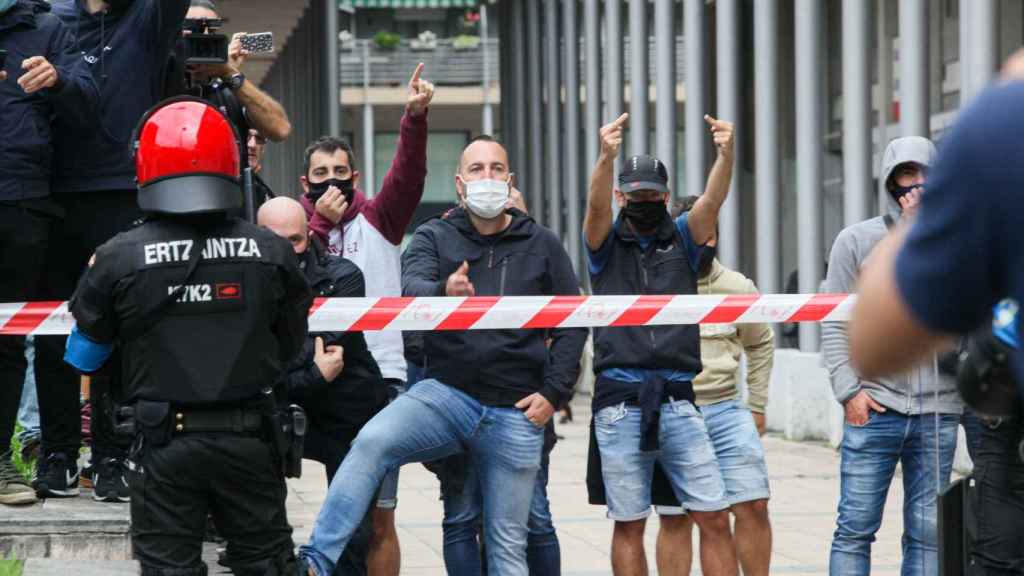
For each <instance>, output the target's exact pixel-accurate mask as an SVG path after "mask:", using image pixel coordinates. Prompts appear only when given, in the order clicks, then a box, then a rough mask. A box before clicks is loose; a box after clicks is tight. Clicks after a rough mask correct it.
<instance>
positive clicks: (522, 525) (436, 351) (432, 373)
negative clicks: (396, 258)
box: [300, 137, 587, 576]
mask: <svg viewBox="0 0 1024 576" xmlns="http://www.w3.org/2000/svg"><path fill="white" fill-rule="evenodd" d="M509 180H510V178H509V171H508V154H507V152H506V151H505V148H504V147H503V146H502V145H501V144H499V143H497V142H495V141H494V140H493V139H491V138H489V137H481V138H478V139H476V140H474V141H473V142H471V143H470V144H469V146H467V147H466V149H465V150H464V151H463V153H462V158H461V161H460V163H459V171H458V174H457V175H456V177H455V187H456V190H457V192H458V195H459V201H460V206H459V207H457V208H455V209H453V210H451V211H450V212H449V213H448V214H447V215H446V216H445V217H444V218H436V219H434V220H431V221H429V222H427V223H426V224H424V225H423V226H420V227H419V229H417V230H416V233H415V235H414V236H413V239H412V241H411V242H410V244H409V248H408V249H406V251H405V253H404V254H403V255H402V294H403V295H404V296H454V297H458V296H552V295H566V296H570V295H571V296H576V295H578V294H579V282H578V280H577V278H576V274H575V273H574V272H573V269H572V263H571V262H570V260H569V255H568V254H566V252H565V249H564V248H563V247H562V243H561V241H560V240H559V239H558V237H556V236H555V235H554V234H553V233H552V232H551V231H550V230H548V229H546V228H544V227H543V226H541V225H540V224H537V223H536V222H534V220H533V219H532V218H530V217H529V216H528V215H526V214H525V213H523V212H522V211H520V210H519V209H517V208H514V207H509V206H508V205H509V204H510V189H511V188H510V186H509ZM512 196H515V195H512ZM546 337H548V338H550V339H551V345H550V348H549V347H547V346H546V345H545V338H546ZM586 338H587V331H586V330H585V329H578V328H572V329H556V330H550V331H547V330H486V331H475V332H470V331H457V330H452V331H433V332H427V333H425V334H424V339H423V340H424V341H423V349H424V356H425V357H426V358H427V362H426V368H425V370H426V378H425V379H424V380H421V381H420V382H419V383H417V384H416V385H415V386H413V387H412V388H410V389H409V391H408V392H406V393H405V394H404V395H402V396H399V397H398V398H397V399H396V400H395V401H393V402H392V403H391V404H389V405H388V407H387V408H385V409H384V410H382V411H381V412H379V413H378V414H377V415H376V416H374V417H373V419H372V420H370V422H369V423H367V424H366V426H364V427H363V429H362V431H360V433H359V436H358V437H357V438H356V440H355V442H354V443H353V444H352V448H351V449H350V451H349V453H348V455H347V456H346V457H345V461H344V462H343V463H342V465H341V467H340V468H339V469H338V472H337V473H336V475H335V480H334V481H333V482H332V483H331V489H330V491H329V493H328V495H327V499H326V501H325V502H324V506H323V508H321V510H320V516H319V518H318V519H317V522H316V525H315V526H314V529H313V534H312V536H311V537H310V543H309V544H308V545H307V546H304V547H302V549H301V551H300V556H301V558H302V560H303V561H304V562H305V563H306V566H307V567H308V568H309V569H310V570H311V573H314V574H330V573H331V571H332V570H333V568H334V563H335V562H336V561H337V558H338V557H339V555H340V554H341V552H342V551H343V550H344V549H345V547H346V546H347V544H348V541H349V539H350V538H351V536H352V533H353V532H354V530H355V528H356V527H357V526H358V525H359V521H360V519H361V518H362V516H363V514H365V512H366V508H367V506H369V504H370V500H371V499H372V497H373V494H374V492H375V491H376V489H377V486H378V485H379V484H380V481H381V478H383V477H384V475H385V474H386V473H387V472H388V470H390V469H392V468H394V467H395V466H397V465H400V464H406V463H410V462H420V461H430V460H438V459H441V458H445V457H447V456H452V455H455V454H462V453H465V454H468V456H469V460H470V461H471V462H472V466H471V467H470V468H472V470H471V471H467V477H466V479H465V485H466V487H467V489H468V488H469V487H470V486H472V488H473V490H478V491H479V492H478V494H479V501H480V502H482V509H483V524H484V529H483V533H484V538H485V539H486V549H487V566H488V573H490V574H503V575H504V574H508V575H516V576H526V574H528V573H529V570H528V569H527V560H526V556H527V555H526V546H527V539H528V534H529V530H528V528H527V519H528V517H529V515H530V508H531V503H533V502H534V489H535V486H536V481H537V475H538V471H539V470H540V469H541V463H542V451H543V446H544V427H545V425H546V424H547V422H548V420H550V419H551V416H552V414H554V412H555V410H556V409H557V408H560V407H561V406H562V405H563V404H564V403H565V402H566V401H568V399H569V397H570V395H571V393H572V388H573V386H575V384H576V377H577V375H578V374H579V361H580V355H581V354H582V352H583V344H584V342H585V341H586ZM410 430H415V431H416V433H415V434H410V433H409V431H410ZM458 573H460V574H462V573H467V572H466V571H465V570H462V571H459V572H458Z"/></svg>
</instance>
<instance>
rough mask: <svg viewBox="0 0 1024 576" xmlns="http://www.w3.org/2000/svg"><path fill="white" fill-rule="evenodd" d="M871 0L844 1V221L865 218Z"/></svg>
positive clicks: (868, 172) (868, 171)
mask: <svg viewBox="0 0 1024 576" xmlns="http://www.w3.org/2000/svg"><path fill="white" fill-rule="evenodd" d="M870 25H871V3H870V2H865V1H864V0H843V223H844V225H845V226H850V225H851V224H855V223H857V222H860V221H862V220H866V219H867V217H868V204H869V202H870V199H871V196H870V195H871V193H872V192H873V186H872V185H873V181H874V179H873V178H872V177H871V175H872V173H871V77H870V75H869V74H870V72H869V70H870V66H869V64H868V58H869V57H870V54H871V46H870V39H871V28H870Z"/></svg>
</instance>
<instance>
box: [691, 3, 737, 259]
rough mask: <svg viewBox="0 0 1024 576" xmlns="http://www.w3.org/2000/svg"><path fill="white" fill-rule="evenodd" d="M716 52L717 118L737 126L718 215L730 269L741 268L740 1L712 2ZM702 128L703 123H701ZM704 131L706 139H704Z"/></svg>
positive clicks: (720, 252)
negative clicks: (729, 175)
mask: <svg viewBox="0 0 1024 576" xmlns="http://www.w3.org/2000/svg"><path fill="white" fill-rule="evenodd" d="M715 7H716V8H715V9H716V15H715V35H716V42H715V50H716V51H717V53H718V54H717V59H716V63H717V72H718V106H717V108H718V110H717V116H718V118H719V119H722V120H728V121H730V122H735V123H736V148H735V152H734V154H733V163H734V167H733V172H732V182H731V183H730V184H729V196H728V198H726V200H725V204H724V205H722V210H721V212H719V214H718V223H719V224H718V225H719V231H718V259H719V260H720V261H721V262H722V264H725V265H726V266H728V267H729V268H738V267H739V265H740V246H741V240H740V224H741V223H740V188H739V181H740V178H741V175H742V172H743V170H742V166H743V161H742V158H741V156H742V154H741V152H742V151H743V147H742V146H741V145H740V142H741V136H740V133H741V132H742V131H743V124H742V122H740V38H739V35H740V2H739V0H718V1H717V2H716V3H715ZM701 127H702V128H703V123H702V124H701ZM706 134H707V133H706V132H705V136H706Z"/></svg>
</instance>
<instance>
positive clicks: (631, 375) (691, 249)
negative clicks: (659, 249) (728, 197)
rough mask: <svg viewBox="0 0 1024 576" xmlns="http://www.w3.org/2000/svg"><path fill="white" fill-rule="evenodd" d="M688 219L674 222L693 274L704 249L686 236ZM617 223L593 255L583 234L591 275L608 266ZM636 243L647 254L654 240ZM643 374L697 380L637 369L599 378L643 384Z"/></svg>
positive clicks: (684, 374) (645, 238) (604, 373)
mask: <svg viewBox="0 0 1024 576" xmlns="http://www.w3.org/2000/svg"><path fill="white" fill-rule="evenodd" d="M689 215H690V213H689V212H683V213H682V214H681V215H680V216H679V218H676V230H677V231H678V232H679V235H680V236H681V237H682V241H683V247H684V248H686V255H687V257H688V259H689V261H690V268H691V269H692V270H693V271H694V273H696V272H697V269H698V268H699V267H700V255H701V252H703V251H704V247H703V246H701V245H699V244H697V243H696V242H694V240H693V237H692V236H690V227H689V225H687V220H688V218H689ZM620 222H621V221H620V220H616V221H615V224H614V228H615V230H614V231H613V233H612V234H609V235H608V237H607V238H605V240H604V243H603V244H601V247H600V248H598V249H597V250H596V251H595V250H591V249H590V247H589V246H588V245H587V241H586V234H584V238H583V245H584V246H587V264H588V267H589V268H590V274H591V275H594V274H600V273H601V271H602V270H604V267H605V264H607V263H608V256H609V255H610V254H611V251H612V236H613V234H614V233H615V232H618V230H619V225H620ZM636 239H637V242H639V243H640V247H641V248H643V249H644V250H647V247H648V246H650V245H651V242H653V241H654V236H639V235H637V237H636ZM646 373H653V374H655V375H658V376H661V377H663V378H664V379H665V380H667V381H669V382H690V381H692V380H693V379H694V378H696V377H697V375H696V374H694V373H693V372H683V371H681V370H670V369H662V370H643V369H640V368H609V369H607V370H602V371H601V376H603V377H605V378H608V379H610V380H618V381H619V382H635V383H638V384H639V383H641V382H643V381H644V375H645V374H646Z"/></svg>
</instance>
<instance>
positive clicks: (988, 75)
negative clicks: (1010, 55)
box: [960, 0, 999, 106]
mask: <svg viewBox="0 0 1024 576" xmlns="http://www.w3.org/2000/svg"><path fill="white" fill-rule="evenodd" d="M997 12H998V5H997V4H996V0H960V105H961V106H963V105H965V104H966V103H967V102H969V101H970V100H971V99H972V98H974V96H975V95H977V93H978V92H980V91H981V90H982V89H983V88H984V87H985V86H986V85H987V84H988V83H989V80H991V79H992V75H993V74H994V73H995V71H996V67H997V66H998V40H999V32H998V31H997V29H996V14H997Z"/></svg>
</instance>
